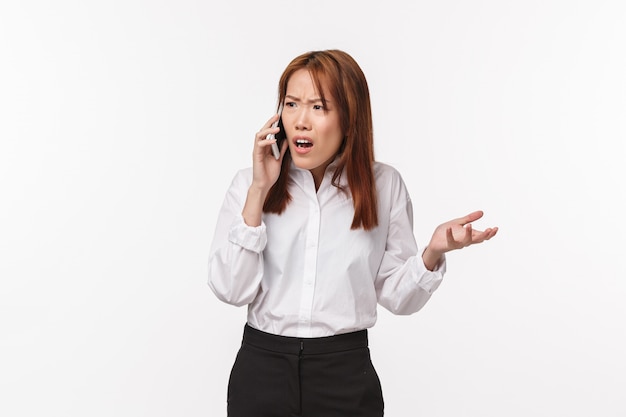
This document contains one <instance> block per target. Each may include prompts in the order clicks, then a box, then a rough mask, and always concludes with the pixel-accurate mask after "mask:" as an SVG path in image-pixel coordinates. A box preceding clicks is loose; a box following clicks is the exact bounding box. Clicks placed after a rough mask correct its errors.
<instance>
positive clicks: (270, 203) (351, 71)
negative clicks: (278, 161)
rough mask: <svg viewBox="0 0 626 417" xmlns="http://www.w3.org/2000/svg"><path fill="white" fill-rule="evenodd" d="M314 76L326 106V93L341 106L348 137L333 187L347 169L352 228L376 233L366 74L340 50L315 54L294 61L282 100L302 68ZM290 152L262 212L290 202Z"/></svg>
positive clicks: (282, 83) (286, 76) (280, 87)
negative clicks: (297, 72)
mask: <svg viewBox="0 0 626 417" xmlns="http://www.w3.org/2000/svg"><path fill="white" fill-rule="evenodd" d="M301 69H306V70H307V71H309V73H310V74H311V77H312V78H313V82H314V83H315V87H316V89H317V91H318V92H319V94H320V98H321V100H322V104H323V105H326V98H325V97H324V89H323V88H322V85H324V87H326V91H327V92H328V93H330V95H331V96H332V99H333V100H334V101H335V102H336V103H337V104H336V105H337V108H338V110H339V120H340V122H339V123H340V125H341V131H342V132H343V134H344V135H345V137H344V140H343V142H342V144H341V146H340V148H339V161H338V165H337V168H336V170H335V172H334V174H333V178H332V184H333V185H334V186H335V187H337V188H340V189H341V188H342V187H341V186H340V185H339V179H340V178H341V176H342V175H343V173H344V171H345V175H346V177H347V179H348V186H349V188H350V192H351V194H352V201H353V205H354V217H353V219H352V225H351V229H358V228H360V227H363V229H365V230H370V229H373V228H374V227H376V226H377V225H378V209H377V208H378V203H377V195H376V184H375V182H374V173H373V162H374V133H373V127H372V109H371V105H370V97H369V89H368V87H367V80H366V79H365V75H364V74H363V71H362V70H361V68H360V67H359V65H358V64H357V63H356V61H355V60H354V59H353V58H352V57H351V56H350V55H348V54H347V53H345V52H343V51H340V50H325V51H312V52H307V53H305V54H302V55H300V56H298V57H296V58H295V59H293V60H292V61H291V62H290V63H289V65H287V68H285V71H284V72H283V74H282V76H281V77H280V81H279V83H278V102H279V103H282V102H283V101H284V99H285V95H286V94H287V83H288V82H289V78H290V77H291V76H292V75H293V74H294V73H295V72H296V71H298V70H301ZM290 164H291V154H290V153H289V150H287V153H286V154H285V156H284V158H283V163H282V166H281V172H280V176H279V177H278V180H277V181H276V183H275V184H274V185H273V186H272V188H271V189H270V191H269V194H268V196H267V198H266V200H265V204H264V206H263V211H265V212H269V213H278V214H280V213H282V212H283V211H284V210H285V208H286V207H287V204H289V202H290V201H291V195H289V192H288V191H287V185H288V183H289V166H290Z"/></svg>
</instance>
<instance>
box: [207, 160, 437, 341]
mask: <svg viewBox="0 0 626 417" xmlns="http://www.w3.org/2000/svg"><path fill="white" fill-rule="evenodd" d="M334 166H335V163H332V164H331V165H330V166H329V167H328V168H327V170H326V173H325V176H324V179H323V180H322V182H321V184H320V187H319V190H318V191H317V192H316V191H315V185H314V183H313V176H312V175H311V173H310V172H309V171H308V170H303V169H299V168H297V167H296V166H295V165H294V164H293V162H292V165H291V169H290V175H291V180H292V181H290V184H289V193H290V194H291V196H292V201H291V202H290V203H289V204H288V206H287V208H286V210H285V211H284V212H283V213H282V214H280V215H277V214H268V213H264V214H263V219H262V223H261V225H260V226H258V227H250V226H248V225H246V224H245V223H244V221H243V218H242V215H241V212H242V209H243V206H244V203H245V201H246V195H247V192H248V188H249V187H250V184H251V182H252V169H251V168H247V169H244V170H241V171H239V172H238V173H237V174H236V175H235V178H234V179H233V181H232V184H231V186H230V188H229V190H228V192H227V194H226V198H225V200H224V203H223V206H222V208H221V211H220V214H219V218H218V222H217V226H216V229H215V236H214V238H213V243H212V245H211V250H210V255H209V286H210V287H211V289H212V290H213V292H214V293H215V295H216V296H217V297H218V298H219V299H220V300H222V301H224V302H226V303H229V304H233V305H236V306H243V305H248V324H249V325H250V326H252V327H254V328H256V329H258V330H261V331H264V332H268V333H273V334H279V335H283V336H295V337H323V336H331V335H335V334H340V333H347V332H352V331H357V330H362V329H365V328H369V327H372V326H373V325H374V323H375V322H376V308H377V304H380V305H382V306H383V307H385V308H387V309H388V310H389V311H391V312H392V313H394V314H412V313H414V312H416V311H418V310H419V309H421V308H422V307H423V306H424V304H425V303H426V302H427V301H428V299H429V298H430V296H431V294H432V293H433V291H435V290H436V289H437V287H438V286H439V284H440V283H441V280H442V278H443V274H444V272H445V259H444V260H442V261H441V263H440V265H438V267H437V268H436V269H435V271H429V270H428V269H426V267H425V266H424V263H423V261H422V257H421V253H422V252H421V251H418V248H417V244H416V241H415V237H414V235H413V208H412V204H411V199H410V197H409V194H408V192H407V189H406V186H405V184H404V182H403V180H402V178H401V176H400V174H399V173H398V171H396V170H395V169H394V168H392V167H391V166H389V165H385V164H382V163H380V162H376V163H375V164H374V176H375V181H376V188H377V192H378V226H377V227H376V228H374V229H372V230H369V231H365V230H363V229H357V230H351V229H350V225H351V224H352V217H353V216H354V208H353V205H352V199H351V197H350V193H349V187H348V186H347V180H346V179H345V178H343V179H342V185H345V189H346V191H347V195H346V194H345V193H344V192H342V191H341V190H339V189H338V188H337V187H335V186H333V185H332V184H331V178H332V172H333V169H334ZM343 177H345V175H344V176H343Z"/></svg>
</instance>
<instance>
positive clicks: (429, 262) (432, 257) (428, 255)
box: [422, 246, 444, 271]
mask: <svg viewBox="0 0 626 417" xmlns="http://www.w3.org/2000/svg"><path fill="white" fill-rule="evenodd" d="M443 254H444V253H443V252H437V251H434V250H432V249H430V247H428V246H427V247H426V249H424V252H423V253H422V261H423V262H424V266H426V269H428V270H429V271H433V270H435V268H437V265H439V263H440V262H441V258H442V257H443Z"/></svg>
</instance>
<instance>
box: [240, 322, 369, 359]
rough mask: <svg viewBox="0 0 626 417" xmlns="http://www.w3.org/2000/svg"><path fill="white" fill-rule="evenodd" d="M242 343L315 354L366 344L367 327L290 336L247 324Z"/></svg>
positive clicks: (296, 353)
mask: <svg viewBox="0 0 626 417" xmlns="http://www.w3.org/2000/svg"><path fill="white" fill-rule="evenodd" d="M243 343H244V344H249V345H252V346H256V347H258V348H261V349H266V350H271V351H273V352H280V353H287V354H293V355H317V354H322V353H332V352H342V351H346V350H352V349H359V348H365V347H367V346H368V341H367V329H364V330H359V331H356V332H352V333H343V334H338V335H335V336H326V337H312V338H306V337H304V338H302V337H290V336H280V335H275V334H271V333H266V332H263V331H261V330H257V329H254V328H252V327H250V326H249V325H248V324H246V326H245V327H244V330H243Z"/></svg>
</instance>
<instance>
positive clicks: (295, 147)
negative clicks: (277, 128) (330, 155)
mask: <svg viewBox="0 0 626 417" xmlns="http://www.w3.org/2000/svg"><path fill="white" fill-rule="evenodd" d="M298 140H306V141H307V142H309V143H310V144H311V146H306V147H304V146H298ZM291 142H292V143H293V151H294V152H296V153H297V154H299V155H304V154H307V153H309V152H311V150H312V149H313V141H312V140H311V138H309V137H306V136H295V137H294V138H293V139H292V141H291Z"/></svg>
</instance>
